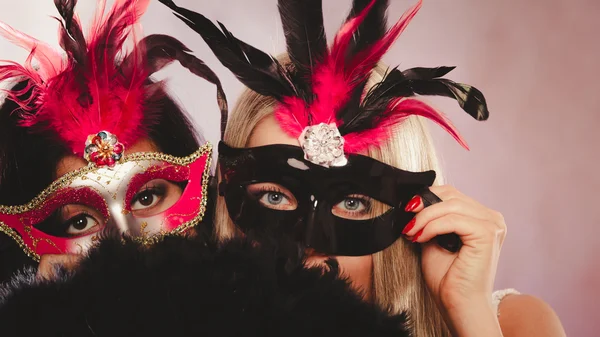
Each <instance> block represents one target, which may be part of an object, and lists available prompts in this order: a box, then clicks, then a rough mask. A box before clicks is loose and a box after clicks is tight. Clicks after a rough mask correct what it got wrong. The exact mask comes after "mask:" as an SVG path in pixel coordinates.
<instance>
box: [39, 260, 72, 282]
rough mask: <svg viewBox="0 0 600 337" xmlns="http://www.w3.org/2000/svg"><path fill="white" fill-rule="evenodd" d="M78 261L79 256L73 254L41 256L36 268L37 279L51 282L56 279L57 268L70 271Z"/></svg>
mask: <svg viewBox="0 0 600 337" xmlns="http://www.w3.org/2000/svg"><path fill="white" fill-rule="evenodd" d="M80 259H81V255H74V254H46V255H42V257H41V259H40V264H39V266H38V272H37V276H38V277H39V278H44V279H47V280H51V279H53V278H55V277H56V270H57V268H58V267H62V268H65V269H67V270H72V269H74V268H75V267H76V266H77V264H78V262H79V260H80Z"/></svg>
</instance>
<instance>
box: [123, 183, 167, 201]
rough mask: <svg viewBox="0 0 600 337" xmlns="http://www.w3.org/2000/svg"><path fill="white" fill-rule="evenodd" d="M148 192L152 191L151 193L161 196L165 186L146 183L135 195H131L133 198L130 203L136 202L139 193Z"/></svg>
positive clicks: (139, 195) (163, 193)
mask: <svg viewBox="0 0 600 337" xmlns="http://www.w3.org/2000/svg"><path fill="white" fill-rule="evenodd" d="M148 192H150V193H152V195H156V196H159V197H162V196H164V195H165V187H164V186H160V185H156V186H149V185H146V186H144V188H143V189H142V190H140V191H139V192H138V193H136V195H135V196H134V197H133V199H131V204H132V205H133V204H135V203H136V202H138V201H139V199H140V197H141V195H142V194H143V193H148Z"/></svg>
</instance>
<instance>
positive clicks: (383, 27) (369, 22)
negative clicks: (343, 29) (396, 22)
mask: <svg viewBox="0 0 600 337" xmlns="http://www.w3.org/2000/svg"><path fill="white" fill-rule="evenodd" d="M388 2H389V1H388V0H376V1H375V2H374V3H373V7H372V8H371V10H369V12H368V13H367V15H366V16H365V18H364V20H363V21H362V23H361V24H360V25H359V26H358V27H357V29H356V31H355V32H354V34H353V36H352V40H350V43H349V45H348V48H347V49H348V50H347V55H346V56H347V57H352V56H354V55H356V54H357V53H358V52H360V51H361V50H365V49H366V48H367V47H370V46H371V45H373V44H374V43H376V42H377V41H379V40H381V39H382V38H383V37H384V36H385V33H386V31H387V17H386V11H387V8H388V5H389V4H388ZM370 3H371V0H354V1H353V2H352V9H351V10H350V14H349V15H348V18H347V19H346V22H348V21H349V20H351V19H352V18H354V17H355V16H357V15H358V14H360V13H361V12H362V11H363V10H364V9H365V8H366V7H367V6H368V5H369V4H370Z"/></svg>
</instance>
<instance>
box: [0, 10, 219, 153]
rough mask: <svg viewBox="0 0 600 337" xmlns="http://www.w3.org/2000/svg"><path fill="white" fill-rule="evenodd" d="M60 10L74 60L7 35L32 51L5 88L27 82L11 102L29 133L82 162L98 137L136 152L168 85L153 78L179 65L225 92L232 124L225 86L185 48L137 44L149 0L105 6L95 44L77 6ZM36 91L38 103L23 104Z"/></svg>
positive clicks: (4, 73) (5, 71)
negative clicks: (55, 139)
mask: <svg viewBox="0 0 600 337" xmlns="http://www.w3.org/2000/svg"><path fill="white" fill-rule="evenodd" d="M54 2H55V5H56V7H57V10H58V12H59V14H60V18H57V20H58V21H59V23H60V27H59V39H60V44H61V47H62V48H63V49H64V50H65V52H66V53H67V57H66V60H65V61H63V58H62V56H61V54H59V53H58V52H56V51H54V50H52V49H51V48H50V47H47V46H46V45H45V44H42V43H41V42H39V41H37V40H35V39H33V38H31V37H28V36H26V35H24V34H22V33H18V32H16V31H14V30H12V28H10V27H8V26H6V25H3V24H2V25H0V34H2V35H5V36H7V37H9V38H10V39H11V41H13V42H15V43H17V44H19V45H20V46H22V47H24V48H27V49H28V50H30V57H29V58H28V60H27V61H26V62H25V64H24V65H23V66H21V65H18V64H16V63H14V62H9V63H7V64H5V65H2V66H0V80H6V79H10V78H16V77H22V78H24V79H25V80H27V83H28V84H27V86H26V88H25V89H23V90H20V91H14V92H8V98H9V99H12V100H14V101H15V102H17V103H18V104H19V105H20V106H21V108H22V112H21V117H22V118H21V126H24V127H33V126H36V127H41V128H43V129H50V130H52V131H53V132H54V133H56V134H57V135H58V136H59V137H60V138H61V140H62V141H63V142H64V143H65V144H66V145H67V146H69V147H70V148H71V150H72V151H73V153H75V154H82V152H83V150H84V146H85V141H86V139H87V137H88V136H89V135H90V134H96V133H98V132H99V131H102V130H106V131H109V132H111V133H113V134H115V135H116V136H117V137H118V138H119V141H120V142H121V143H123V144H124V145H125V146H128V145H131V144H132V143H134V142H135V141H137V140H138V139H139V138H141V137H144V136H145V135H146V134H147V131H148V127H150V126H151V125H152V123H154V122H155V120H156V119H155V118H153V117H154V116H153V113H152V111H153V109H147V108H148V107H147V106H146V105H147V100H148V99H149V97H153V95H155V92H156V88H157V87H160V83H159V84H158V85H157V84H154V83H152V81H149V78H148V77H149V76H150V75H151V74H153V73H154V72H156V71H158V70H160V69H161V68H163V67H164V66H166V65H167V64H169V63H170V62H172V61H174V60H177V61H179V62H180V63H181V64H182V65H183V66H184V67H186V68H188V69H189V70H190V71H191V72H192V73H194V74H196V75H198V76H201V77H203V78H205V79H207V80H208V81H210V82H211V83H214V84H215V85H217V92H218V93H217V96H218V99H219V103H220V107H221V109H222V114H224V118H225V119H226V118H227V117H226V111H227V105H226V100H225V96H224V93H223V90H222V88H221V85H220V82H219V80H218V78H217V77H216V75H215V74H214V73H213V72H212V71H211V70H210V69H209V68H208V67H207V66H206V65H205V64H204V63H203V62H202V61H200V60H199V59H197V58H195V57H194V56H192V55H191V54H190V53H189V52H190V50H189V49H187V48H186V47H185V46H184V45H183V44H181V42H179V41H177V40H175V39H173V38H170V37H166V36H159V35H155V36H150V37H148V38H147V39H145V40H143V41H141V42H140V43H139V44H136V42H137V41H136V36H135V35H136V34H135V29H134V28H135V27H136V25H137V24H138V22H139V19H140V17H141V16H142V15H143V14H144V12H145V11H146V9H147V7H148V4H149V0H115V1H114V4H113V5H112V7H111V9H110V10H109V11H108V12H105V7H106V2H105V1H104V0H101V1H98V7H97V11H96V13H95V15H94V19H93V22H92V24H91V27H90V31H89V33H88V34H87V37H85V36H84V34H83V31H82V29H81V24H80V21H79V19H78V18H77V16H76V15H75V13H74V8H75V5H76V4H77V1H76V0H54ZM130 39H131V40H133V42H134V46H135V47H134V48H133V50H132V52H131V53H129V54H127V53H126V52H125V50H124V49H125V48H124V45H125V43H126V42H127V41H128V40H130ZM33 58H35V59H36V60H38V62H39V63H40V64H39V69H34V68H33V66H32V64H31V62H32V59H33ZM121 58H123V61H122V62H121V61H120V59H121ZM30 90H31V92H32V95H30V97H29V98H28V99H26V100H21V99H20V96H21V95H22V94H24V93H25V92H28V91H30Z"/></svg>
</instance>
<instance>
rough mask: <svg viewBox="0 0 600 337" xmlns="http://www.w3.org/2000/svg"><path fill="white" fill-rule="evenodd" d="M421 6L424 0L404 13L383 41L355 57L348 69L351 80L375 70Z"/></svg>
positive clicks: (420, 0)
mask: <svg viewBox="0 0 600 337" xmlns="http://www.w3.org/2000/svg"><path fill="white" fill-rule="evenodd" d="M421 5H422V0H419V1H418V2H417V3H416V4H415V5H414V6H413V7H411V8H409V9H408V10H407V11H406V12H404V14H403V15H402V17H401V18H400V20H398V22H397V23H396V24H395V25H394V26H393V27H392V28H391V29H390V30H389V31H388V32H387V33H386V34H385V36H384V38H383V39H381V40H379V41H377V43H374V44H373V45H372V46H371V47H369V48H367V49H366V50H363V51H361V52H359V53H358V54H357V55H356V56H355V57H353V59H352V61H351V62H350V66H349V67H348V69H350V70H351V71H350V75H349V77H350V78H354V77H356V78H364V76H365V74H367V75H368V74H369V73H370V72H371V70H373V68H374V67H375V65H377V63H378V62H379V61H380V60H381V58H382V57H383V55H384V54H385V53H386V52H387V51H388V50H389V48H390V47H391V45H392V44H393V43H394V42H396V40H397V39H398V37H399V36H400V34H402V32H404V30H405V29H406V27H407V26H408V24H409V23H410V21H411V20H412V19H413V18H414V17H415V15H417V13H418V12H419V9H421Z"/></svg>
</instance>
